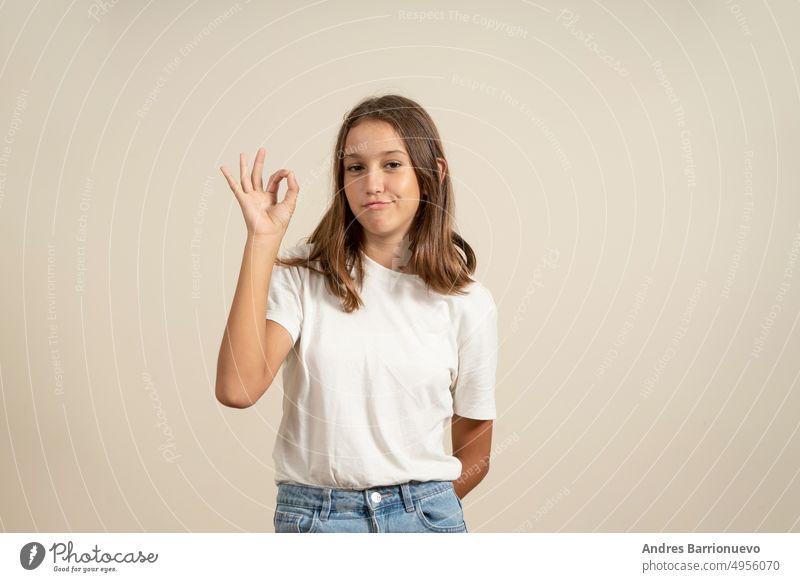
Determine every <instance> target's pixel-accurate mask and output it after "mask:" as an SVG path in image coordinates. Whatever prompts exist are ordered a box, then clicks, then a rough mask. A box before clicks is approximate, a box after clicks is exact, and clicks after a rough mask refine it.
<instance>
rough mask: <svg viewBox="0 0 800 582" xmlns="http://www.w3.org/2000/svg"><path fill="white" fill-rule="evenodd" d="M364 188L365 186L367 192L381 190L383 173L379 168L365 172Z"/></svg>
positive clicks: (371, 192) (374, 192) (375, 192)
mask: <svg viewBox="0 0 800 582" xmlns="http://www.w3.org/2000/svg"><path fill="white" fill-rule="evenodd" d="M364 188H366V190H367V194H377V193H379V192H383V175H382V174H381V172H380V171H379V170H373V171H371V172H367V175H366V176H365V177H364Z"/></svg>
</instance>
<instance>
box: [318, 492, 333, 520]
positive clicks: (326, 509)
mask: <svg viewBox="0 0 800 582" xmlns="http://www.w3.org/2000/svg"><path fill="white" fill-rule="evenodd" d="M330 512H331V488H330V487H323V488H322V509H321V510H320V512H319V519H320V521H326V520H327V519H328V515H329V514H330Z"/></svg>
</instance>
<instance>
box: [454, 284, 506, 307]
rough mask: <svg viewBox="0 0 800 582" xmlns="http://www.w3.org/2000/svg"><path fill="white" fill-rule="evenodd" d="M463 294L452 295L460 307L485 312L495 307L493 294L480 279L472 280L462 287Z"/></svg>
mask: <svg viewBox="0 0 800 582" xmlns="http://www.w3.org/2000/svg"><path fill="white" fill-rule="evenodd" d="M463 291H464V294H463V295H453V296H452V297H453V299H454V301H455V303H456V304H458V305H459V306H460V307H461V308H462V309H467V310H469V311H479V312H485V311H489V310H494V309H497V305H496V304H495V302H494V296H493V295H492V292H491V291H489V288H488V287H486V286H485V285H483V284H482V283H481V282H480V281H476V280H473V281H472V282H471V283H469V284H468V285H466V286H465V287H464V289H463Z"/></svg>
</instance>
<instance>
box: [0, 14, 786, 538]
mask: <svg viewBox="0 0 800 582" xmlns="http://www.w3.org/2000/svg"><path fill="white" fill-rule="evenodd" d="M421 9H427V10H432V11H435V12H434V13H432V14H429V15H427V17H425V18H421V17H416V16H414V15H412V14H410V13H409V12H411V11H414V10H421ZM562 10H566V12H565V11H562ZM404 11H407V12H404ZM570 13H571V14H570ZM799 17H800V7H798V5H797V3H793V2H770V3H765V2H755V1H749V0H742V1H739V2H728V1H724V0H714V1H711V0H703V1H692V2H654V1H652V0H651V1H649V2H648V1H645V2H642V3H638V2H637V3H631V2H625V1H623V0H614V1H613V2H602V3H595V2H578V1H574V2H567V3H550V2H547V1H545V0H543V1H542V2H538V3H533V2H523V1H519V2H517V1H510V2H494V3H490V4H487V3H485V2H458V3H456V2H452V3H422V2H419V3H413V4H411V3H409V4H405V5H404V4H400V3H395V2H386V3H356V2H332V1H318V2H314V3H307V4H305V5H303V4H302V3H295V2H270V3H269V7H266V6H264V5H262V3H260V2H249V3H248V2H244V1H240V2H238V3H224V2H213V3H212V2H182V3H177V2H175V3H163V2H162V3H154V2H150V3H144V2H129V1H124V2H117V3H114V2H113V1H111V0H108V1H106V2H105V3H104V4H103V3H101V2H100V0H98V1H97V2H96V3H94V4H92V3H90V2H86V1H78V2H73V3H71V4H69V5H67V4H61V3H42V4H36V5H33V4H32V3H29V2H22V1H20V0H16V1H11V2H5V3H4V4H3V5H2V7H1V8H0V46H2V52H0V54H2V61H1V62H0V82H2V94H0V232H2V236H3V237H4V241H3V242H4V244H3V245H2V246H1V247H0V249H2V250H0V257H2V273H3V276H4V278H5V281H4V284H3V301H2V321H3V326H2V334H0V341H1V342H2V352H1V355H0V388H1V389H2V390H1V394H2V407H3V413H2V415H0V423H1V424H2V426H0V467H2V481H0V486H2V492H1V493H0V528H2V530H3V531H28V530H34V531H35V530H38V531H61V530H73V531H95V530H97V531H104V530H109V531H185V530H188V531H272V511H273V506H274V495H275V487H274V485H273V482H272V479H273V470H272V466H271V464H272V463H271V451H272V444H273V441H274V438H275V431H276V429H277V423H278V422H279V419H280V398H281V396H282V391H281V390H282V389H281V387H280V386H274V387H273V389H271V390H270V391H269V392H268V393H267V394H266V395H265V397H264V398H262V400H261V401H260V402H259V403H258V404H257V405H256V406H255V407H253V408H251V409H249V410H246V411H239V410H232V409H227V408H224V407H222V406H221V405H219V404H217V403H216V401H215V399H214V395H213V378H214V368H215V363H216V355H217V350H218V348H219V342H220V339H221V333H222V329H223V326H224V322H225V319H226V317H227V313H228V309H229V306H230V300H231V298H232V296H233V290H234V286H235V283H236V277H237V274H238V270H239V264H240V260H241V255H242V250H243V243H244V238H245V228H244V221H243V220H242V216H241V212H240V209H239V207H238V205H237V203H236V200H235V198H234V197H233V195H232V194H231V192H230V190H229V189H228V187H227V185H226V184H225V181H224V179H223V177H222V175H221V173H220V172H219V171H218V166H219V165H220V164H226V165H228V167H231V168H235V167H236V163H237V156H238V152H239V151H246V152H247V153H248V156H249V157H250V159H252V156H253V155H254V154H255V151H256V149H257V148H258V147H259V146H262V145H263V146H265V147H266V150H267V164H268V171H269V172H272V171H274V170H275V169H277V168H280V167H290V168H292V169H293V170H294V171H295V172H296V174H297V176H298V179H299V181H300V183H301V187H302V191H301V194H300V201H299V206H298V211H297V213H296V214H295V218H294V220H293V222H292V225H291V229H290V231H289V233H288V234H287V238H286V239H285V241H284V244H285V245H286V244H294V243H296V242H299V240H300V238H301V237H303V236H305V235H307V234H309V233H310V232H311V230H312V229H313V227H314V225H316V223H317V221H318V220H319V218H320V216H321V213H322V211H323V208H324V206H325V204H326V200H327V197H328V196H329V192H328V174H327V169H328V163H329V162H330V156H331V148H332V146H333V140H334V137H335V132H336V130H337V128H338V125H339V123H340V121H341V119H342V115H343V114H344V112H345V111H346V110H347V109H348V108H349V107H351V106H352V105H354V104H355V103H356V102H357V101H358V100H359V99H361V98H362V97H363V96H365V95H368V94H375V93H377V94H380V93H387V92H399V93H401V94H404V95H407V96H409V97H411V98H414V99H416V100H418V101H420V102H421V103H422V104H423V105H424V106H425V107H426V108H427V109H428V110H429V111H430V113H431V114H432V116H433V117H434V119H435V120H436V122H437V124H438V126H439V129H440V131H441V134H442V136H443V139H444V140H445V148H446V152H447V154H448V156H449V161H450V165H451V170H452V175H453V177H454V180H455V187H456V192H457V216H458V228H459V231H460V232H461V233H462V235H463V236H464V237H465V238H466V239H467V240H468V241H469V242H470V244H472V245H473V247H474V248H475V250H476V252H477V255H478V259H479V266H478V271H477V273H476V276H477V277H478V278H479V280H481V281H482V282H483V283H484V284H485V285H487V286H488V287H489V288H490V289H491V291H492V293H493V295H494V297H495V300H496V301H497V304H498V307H499V313H500V341H501V345H500V361H499V369H498V384H497V402H498V414H499V416H498V419H497V421H496V424H495V426H496V428H495V432H494V451H493V461H492V469H491V471H490V473H489V475H488V477H487V478H486V479H485V480H484V481H483V482H482V483H481V484H480V486H479V487H478V488H476V489H475V490H473V491H472V492H471V493H470V494H469V495H468V496H467V497H466V498H465V506H466V518H467V523H468V524H469V527H470V529H471V530H472V531H477V532H501V531H505V532H508V531H531V532H540V531H541V532H578V531H582V532H585V531H588V532H594V531H608V532H627V531H636V532H642V531H703V532H705V531H730V532H733V531H736V532H743V531H759V532H767V531H769V532H781V531H795V532H797V531H800V480H799V479H798V472H799V471H800V454H799V453H800V450H799V448H800V435H798V426H800V423H798V411H800V391H798V389H797V387H798V375H799V374H800V363H798V360H797V358H796V356H797V353H798V349H800V334H799V333H798V331H797V325H798V317H800V315H799V314H800V310H799V309H798V308H799V307H800V265H798V262H797V261H798V255H799V254H800V197H799V196H798V186H799V185H800V180H798V163H797V162H798V145H800V144H799V143H798V135H799V134H798V129H800V128H799V127H798V125H800V124H799V123H798V120H800V115H798V111H800V107H799V105H800V81H798V70H800V67H799V66H798V64H799V63H798V55H800V41H798V39H797V36H796V34H794V29H793V27H792V26H791V25H792V24H793V23H796V22H798V18H799Z"/></svg>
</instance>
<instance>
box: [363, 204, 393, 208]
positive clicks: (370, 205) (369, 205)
mask: <svg viewBox="0 0 800 582" xmlns="http://www.w3.org/2000/svg"><path fill="white" fill-rule="evenodd" d="M390 204H391V202H370V203H369V204H366V205H365V208H367V209H373V208H383V207H384V206H389V205H390Z"/></svg>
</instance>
